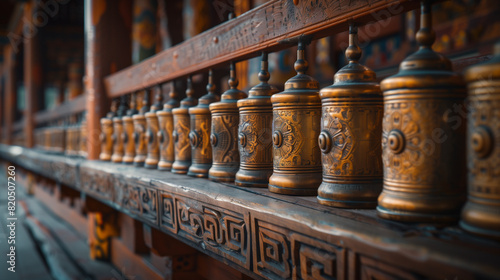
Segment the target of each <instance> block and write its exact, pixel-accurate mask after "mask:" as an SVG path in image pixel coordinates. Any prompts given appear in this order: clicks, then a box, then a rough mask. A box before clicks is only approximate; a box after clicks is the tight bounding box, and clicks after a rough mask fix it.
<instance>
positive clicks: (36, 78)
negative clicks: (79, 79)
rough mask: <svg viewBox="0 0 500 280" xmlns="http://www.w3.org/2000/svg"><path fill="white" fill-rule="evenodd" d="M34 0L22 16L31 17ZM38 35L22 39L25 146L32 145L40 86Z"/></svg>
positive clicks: (28, 4)
mask: <svg viewBox="0 0 500 280" xmlns="http://www.w3.org/2000/svg"><path fill="white" fill-rule="evenodd" d="M34 9H35V5H34V1H30V2H28V3H26V5H25V10H24V16H25V18H28V19H31V18H32V14H33V12H34ZM38 52H39V46H38V36H36V35H34V36H32V37H31V38H29V39H27V40H24V88H25V91H26V93H25V104H26V106H25V114H24V124H25V126H24V136H25V145H26V147H27V148H32V147H33V146H34V144H35V143H34V136H33V132H34V129H35V120H34V115H35V112H36V110H37V108H36V107H37V106H36V104H37V101H38V96H37V93H38V90H39V89H40V88H41V69H40V59H39V55H38Z"/></svg>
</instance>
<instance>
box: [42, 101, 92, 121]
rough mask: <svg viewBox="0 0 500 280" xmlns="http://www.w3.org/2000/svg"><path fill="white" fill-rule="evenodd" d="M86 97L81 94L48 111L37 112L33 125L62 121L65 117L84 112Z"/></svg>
mask: <svg viewBox="0 0 500 280" xmlns="http://www.w3.org/2000/svg"><path fill="white" fill-rule="evenodd" d="M85 100H86V95H85V94H82V95H79V96H78V97H76V98H75V99H72V100H69V101H66V102H64V103H63V104H61V105H60V106H57V107H55V108H52V109H50V110H45V111H39V112H37V113H36V114H35V123H37V124H42V123H47V122H51V121H56V120H60V119H63V118H65V117H67V116H70V115H73V114H78V113H81V112H83V111H85Z"/></svg>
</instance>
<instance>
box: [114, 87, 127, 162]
mask: <svg viewBox="0 0 500 280" xmlns="http://www.w3.org/2000/svg"><path fill="white" fill-rule="evenodd" d="M126 104H127V99H126V97H125V96H122V97H121V101H120V106H119V107H118V111H117V112H116V116H115V117H114V118H113V155H112V156H111V161H112V162H115V163H120V162H122V161H123V155H124V145H123V137H122V135H123V120H122V118H123V115H124V114H125V112H126V110H127V107H126Z"/></svg>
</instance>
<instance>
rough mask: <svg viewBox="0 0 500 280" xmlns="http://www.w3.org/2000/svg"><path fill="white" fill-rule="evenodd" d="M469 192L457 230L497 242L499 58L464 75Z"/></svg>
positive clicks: (499, 204) (499, 211)
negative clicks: (467, 95)
mask: <svg viewBox="0 0 500 280" xmlns="http://www.w3.org/2000/svg"><path fill="white" fill-rule="evenodd" d="M465 79H466V81H467V86H468V90H469V98H468V99H469V100H468V101H469V107H468V109H469V111H468V128H467V130H468V131H467V155H468V159H467V162H468V185H469V187H468V189H469V195H468V198H467V203H466V204H465V207H464V208H463V210H462V219H461V221H460V226H461V227H462V228H463V229H465V230H467V231H469V232H472V233H475V234H478V235H482V236H485V237H490V238H494V239H497V240H500V125H499V124H500V114H499V112H500V54H499V53H497V55H496V56H495V57H494V58H493V59H491V60H490V61H488V62H486V63H482V64H479V65H477V66H473V67H471V68H469V69H467V71H466V72H465Z"/></svg>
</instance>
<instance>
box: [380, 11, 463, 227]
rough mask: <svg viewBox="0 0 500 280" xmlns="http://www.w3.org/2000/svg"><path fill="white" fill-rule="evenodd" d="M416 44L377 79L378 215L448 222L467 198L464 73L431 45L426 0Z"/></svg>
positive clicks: (452, 219)
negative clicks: (395, 68)
mask: <svg viewBox="0 0 500 280" xmlns="http://www.w3.org/2000/svg"><path fill="white" fill-rule="evenodd" d="M421 13H422V14H421V20H420V22H421V28H420V30H419V31H418V32H417V36H416V38H417V42H418V44H419V45H420V48H419V50H418V51H417V52H416V53H414V54H412V55H410V56H409V57H408V58H406V59H405V60H404V61H403V62H402V63H401V65H400V68H399V73H398V74H396V75H394V76H391V77H389V78H387V79H385V80H383V81H382V83H381V89H382V91H383V94H384V119H383V124H382V130H383V133H382V161H383V165H384V185H383V191H382V193H381V194H380V196H379V198H378V207H377V211H378V215H379V216H380V217H382V218H385V219H391V220H398V221H407V222H434V223H450V222H455V221H457V220H458V218H459V214H460V208H461V207H462V204H463V202H464V200H465V182H466V176H465V174H466V173H465V153H464V152H463V151H465V124H464V116H460V115H459V114H458V113H457V112H456V110H454V108H456V107H459V108H460V107H463V106H464V98H465V95H466V89H465V83H464V81H463V79H462V78H461V77H460V76H459V75H458V74H455V73H453V72H452V69H451V63H450V61H449V60H448V59H446V58H445V57H444V56H443V55H441V54H438V53H436V52H434V51H433V50H432V48H431V46H432V44H433V42H434V39H435V34H434V31H433V30H432V27H431V25H432V24H431V19H432V18H431V6H430V2H428V1H424V2H422V10H421Z"/></svg>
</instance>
